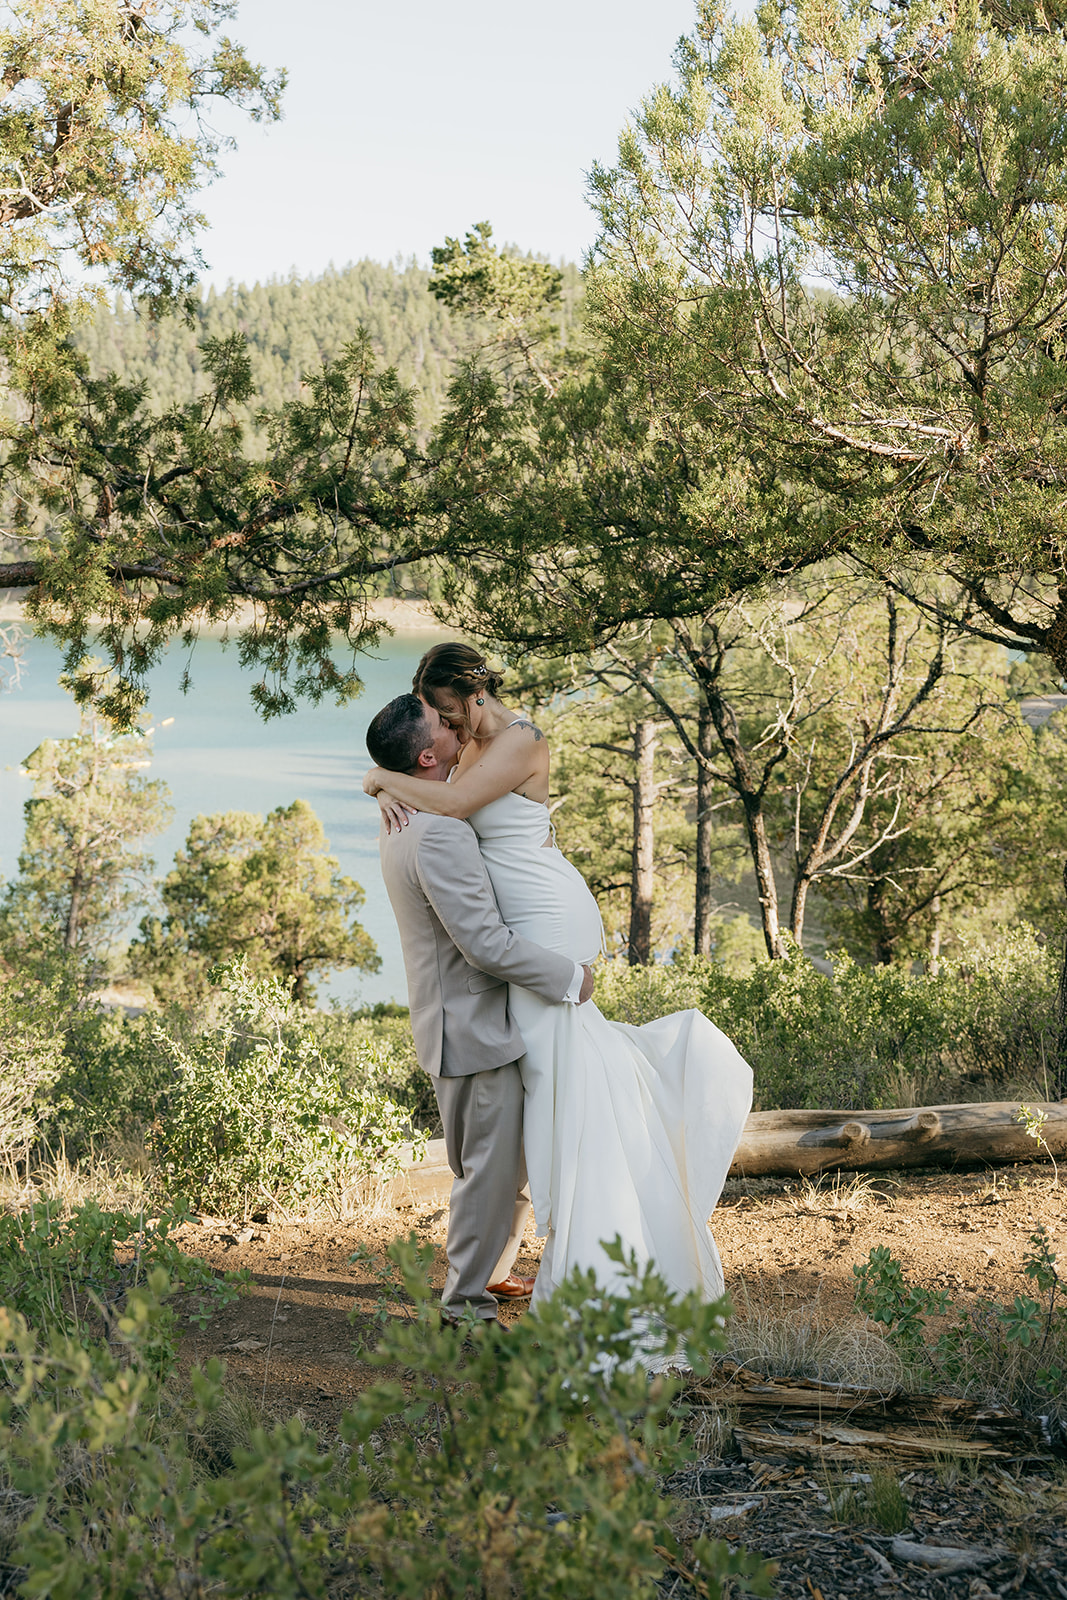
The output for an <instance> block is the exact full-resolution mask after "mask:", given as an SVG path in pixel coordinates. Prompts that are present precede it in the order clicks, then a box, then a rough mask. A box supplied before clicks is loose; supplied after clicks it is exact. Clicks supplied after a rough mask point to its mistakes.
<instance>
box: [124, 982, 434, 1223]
mask: <svg viewBox="0 0 1067 1600" xmlns="http://www.w3.org/2000/svg"><path fill="white" fill-rule="evenodd" d="M217 979H218V982H219V983H220V984H221V986H222V990H223V998H222V1000H221V1002H220V1004H219V1005H218V1007H217V1011H216V1014H215V1017H214V1019H213V1022H212V1024H211V1025H210V1026H207V1027H205V1028H204V1029H203V1030H202V1031H201V1032H200V1033H199V1034H198V1035H197V1036H196V1037H194V1038H193V1039H192V1040H191V1041H186V1040H182V1039H181V1038H178V1037H175V1035H174V1034H173V1033H172V1032H169V1031H168V1030H167V1029H166V1028H165V1027H164V1026H163V1025H161V1024H157V1026H156V1029H155V1037H156V1039H157V1040H158V1042H159V1045H160V1047H161V1049H162V1050H163V1051H164V1052H166V1053H168V1054H169V1055H170V1057H171V1059H172V1061H173V1064H174V1067H175V1069H176V1071H175V1082H174V1086H173V1088H172V1090H171V1092H170V1094H169V1095H168V1097H167V1102H166V1104H165V1106H164V1107H163V1109H162V1110H161V1111H160V1114H159V1115H158V1116H157V1119H156V1121H155V1123H154V1124H153V1126H152V1128H151V1130H150V1139H149V1144H150V1148H151V1150H152V1152H153V1154H154V1155H155V1156H156V1158H157V1159H158V1161H159V1164H160V1167H161V1169H162V1176H163V1181H164V1183H165V1185H166V1189H167V1192H168V1193H169V1194H174V1195H180V1196H181V1197H182V1198H183V1199H186V1200H188V1201H189V1202H191V1203H192V1204H193V1205H196V1206H199V1207H208V1208H211V1209H214V1210H216V1211H222V1212H225V1213H226V1214H230V1215H237V1214H240V1215H242V1216H244V1217H248V1216H249V1215H250V1214H251V1213H252V1212H253V1211H254V1210H256V1209H257V1208H259V1207H262V1206H264V1205H270V1204H290V1203H292V1202H294V1201H306V1200H309V1199H316V1198H317V1199H332V1200H333V1201H335V1202H336V1203H340V1202H341V1201H342V1199H343V1196H344V1194H345V1192H346V1191H347V1190H349V1189H351V1188H352V1186H353V1185H355V1184H356V1183H357V1182H358V1181H359V1180H360V1179H361V1178H362V1177H365V1176H366V1175H368V1174H375V1175H382V1174H385V1173H389V1172H392V1171H396V1170H399V1166H400V1154H401V1151H402V1149H403V1148H404V1146H405V1144H407V1143H410V1142H411V1141H412V1138H413V1135H412V1129H411V1126H410V1119H409V1118H408V1116H407V1114H406V1112H405V1111H404V1110H403V1108H401V1107H400V1106H398V1105H396V1104H395V1103H394V1102H393V1101H392V1100H390V1099H389V1098H388V1097H387V1096H386V1095H383V1094H381V1093H379V1092H378V1091H377V1090H376V1089H373V1088H370V1087H367V1088H363V1089H354V1088H350V1087H346V1085H345V1083H344V1081H343V1078H342V1073H341V1069H340V1067H339V1065H338V1063H337V1061H336V1060H333V1061H331V1060H329V1059H327V1058H326V1057H324V1055H323V1053H322V1052H321V1051H320V1049H319V1048H318V1046H317V1044H316V1041H315V1035H314V1030H313V1027H312V1026H309V1023H308V1019H307V1014H306V1013H305V1012H303V1010H302V1008H300V1007H298V1006H297V1005H296V1004H295V1003H294V1002H293V1001H292V999H291V998H290V996H289V994H288V992H287V991H286V989H285V988H283V986H282V985H281V984H280V983H278V982H277V980H275V979H274V978H269V977H259V978H254V977H252V976H251V975H250V973H249V972H248V970H247V968H246V966H245V964H244V962H243V961H241V960H239V961H237V962H235V963H233V964H232V965H231V966H229V967H227V968H224V969H222V971H221V972H220V973H219V974H217ZM416 1142H418V1140H417V1138H416Z"/></svg>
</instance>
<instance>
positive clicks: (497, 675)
mask: <svg viewBox="0 0 1067 1600" xmlns="http://www.w3.org/2000/svg"><path fill="white" fill-rule="evenodd" d="M503 682H504V674H503V673H502V672H494V671H493V669H492V668H491V667H490V666H489V664H488V663H487V661H486V659H485V657H484V656H483V655H482V654H481V652H480V651H478V650H475V649H474V648H473V647H472V646H471V645H469V644H453V643H451V642H449V643H448V644H435V645H434V647H433V649H432V650H427V652H426V654H425V655H424V656H423V658H422V660H421V661H420V662H419V665H418V667H417V669H416V671H415V676H414V678H413V679H412V680H411V687H412V689H413V690H414V691H415V693H416V694H417V695H421V696H422V698H423V699H424V700H426V701H428V702H429V704H430V705H432V706H433V707H434V709H435V710H436V711H438V712H440V714H441V716H443V717H447V718H448V720H449V721H450V722H453V723H455V722H456V721H458V720H462V722H463V723H466V721H467V716H466V711H467V700H468V699H469V698H470V696H471V695H472V694H474V695H479V694H482V695H485V694H491V695H494V696H495V695H498V694H499V693H500V689H501V686H502V684H503Z"/></svg>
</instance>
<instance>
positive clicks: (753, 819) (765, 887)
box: [741, 794, 786, 961]
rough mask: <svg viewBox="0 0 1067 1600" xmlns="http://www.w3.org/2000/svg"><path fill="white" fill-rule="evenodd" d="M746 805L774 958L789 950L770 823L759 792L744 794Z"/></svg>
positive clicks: (767, 941)
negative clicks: (769, 835) (781, 921)
mask: <svg viewBox="0 0 1067 1600" xmlns="http://www.w3.org/2000/svg"><path fill="white" fill-rule="evenodd" d="M741 799H742V801H743V803H744V807H745V826H746V829H747V832H748V844H749V849H750V850H751V852H752V861H753V865H754V866H755V868H756V887H757V888H758V890H759V904H760V916H761V917H762V920H763V939H764V943H765V944H766V946H767V954H768V955H769V956H770V958H771V960H772V961H778V960H780V959H781V958H782V957H783V956H784V955H785V953H786V948H785V942H784V940H783V939H782V930H781V926H780V925H779V922H778V884H777V882H776V880H775V876H774V857H773V856H772V855H771V846H770V841H769V839H768V838H767V824H766V821H765V819H764V816H763V806H762V804H761V801H760V798H759V796H757V795H747V794H745V795H742V796H741Z"/></svg>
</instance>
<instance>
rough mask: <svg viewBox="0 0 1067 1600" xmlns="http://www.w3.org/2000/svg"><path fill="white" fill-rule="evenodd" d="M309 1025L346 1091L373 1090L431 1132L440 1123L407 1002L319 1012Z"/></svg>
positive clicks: (420, 1126)
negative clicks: (409, 1018) (418, 1051)
mask: <svg viewBox="0 0 1067 1600" xmlns="http://www.w3.org/2000/svg"><path fill="white" fill-rule="evenodd" d="M308 1027H309V1031H310V1033H311V1037H312V1038H313V1039H314V1041H315V1045H316V1047H317V1049H318V1050H319V1052H320V1053H321V1055H322V1058H323V1060H324V1061H328V1062H330V1063H331V1064H333V1065H336V1067H337V1069H338V1071H339V1072H340V1074H341V1081H342V1083H343V1084H344V1086H345V1089H346V1090H347V1091H348V1092H349V1093H356V1094H365V1093H366V1092H367V1091H368V1090H376V1091H378V1092H379V1093H383V1094H387V1095H388V1096H389V1098H390V1099H391V1100H394V1101H395V1102H396V1104H397V1105H399V1106H403V1107H404V1108H405V1110H406V1111H407V1112H408V1115H409V1116H410V1117H411V1120H412V1123H413V1124H414V1126H415V1127H417V1128H425V1129H426V1130H427V1131H428V1132H430V1133H431V1136H432V1135H433V1134H434V1133H435V1132H436V1131H437V1130H438V1129H439V1127H440V1112H439V1110H438V1106H437V1096H436V1095H435V1094H434V1090H433V1079H432V1078H431V1077H430V1075H429V1073H428V1072H423V1070H422V1068H421V1067H420V1066H419V1063H418V1059H417V1058H416V1055H415V1041H414V1039H413V1038H412V1036H411V1023H410V1022H409V1020H408V1010H407V1007H406V1006H398V1005H393V1004H379V1005H374V1006H366V1007H363V1008H361V1009H360V1010H359V1011H344V1010H342V1009H340V1008H338V1009H336V1010H334V1011H318V1012H315V1013H314V1014H313V1015H312V1016H311V1017H309V1019H308Z"/></svg>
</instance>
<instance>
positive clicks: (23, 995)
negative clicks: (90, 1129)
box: [0, 980, 63, 1161]
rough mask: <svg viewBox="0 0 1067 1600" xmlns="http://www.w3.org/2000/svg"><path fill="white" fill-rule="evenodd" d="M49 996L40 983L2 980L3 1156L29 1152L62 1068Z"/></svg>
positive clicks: (0, 1098)
mask: <svg viewBox="0 0 1067 1600" xmlns="http://www.w3.org/2000/svg"><path fill="white" fill-rule="evenodd" d="M50 1000H51V995H50V993H49V992H48V991H45V992H43V993H42V991H41V990H40V988H39V987H38V986H36V985H32V984H27V985H22V984H19V983H17V982H14V981H11V980H8V981H7V982H4V983H0V1160H4V1161H12V1160H14V1159H17V1158H18V1157H20V1156H23V1155H24V1154H25V1151H26V1147H27V1146H28V1145H29V1144H30V1142H31V1141H32V1139H33V1138H34V1136H35V1135H36V1132H37V1128H38V1125H39V1123H40V1120H41V1117H42V1114H43V1108H44V1103H45V1101H46V1100H47V1098H48V1095H49V1092H50V1090H51V1088H52V1085H53V1084H54V1083H55V1082H56V1080H57V1078H58V1077H59V1076H60V1074H61V1072H62V1068H63V1056H62V1051H61V1044H60V1040H59V1039H58V1038H57V1037H56V1034H55V1031H54V1029H53V1026H52V1018H51V1016H50V1012H51V1010H52V1007H51V1005H50V1004H49V1002H50ZM42 1002H44V1003H42Z"/></svg>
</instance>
